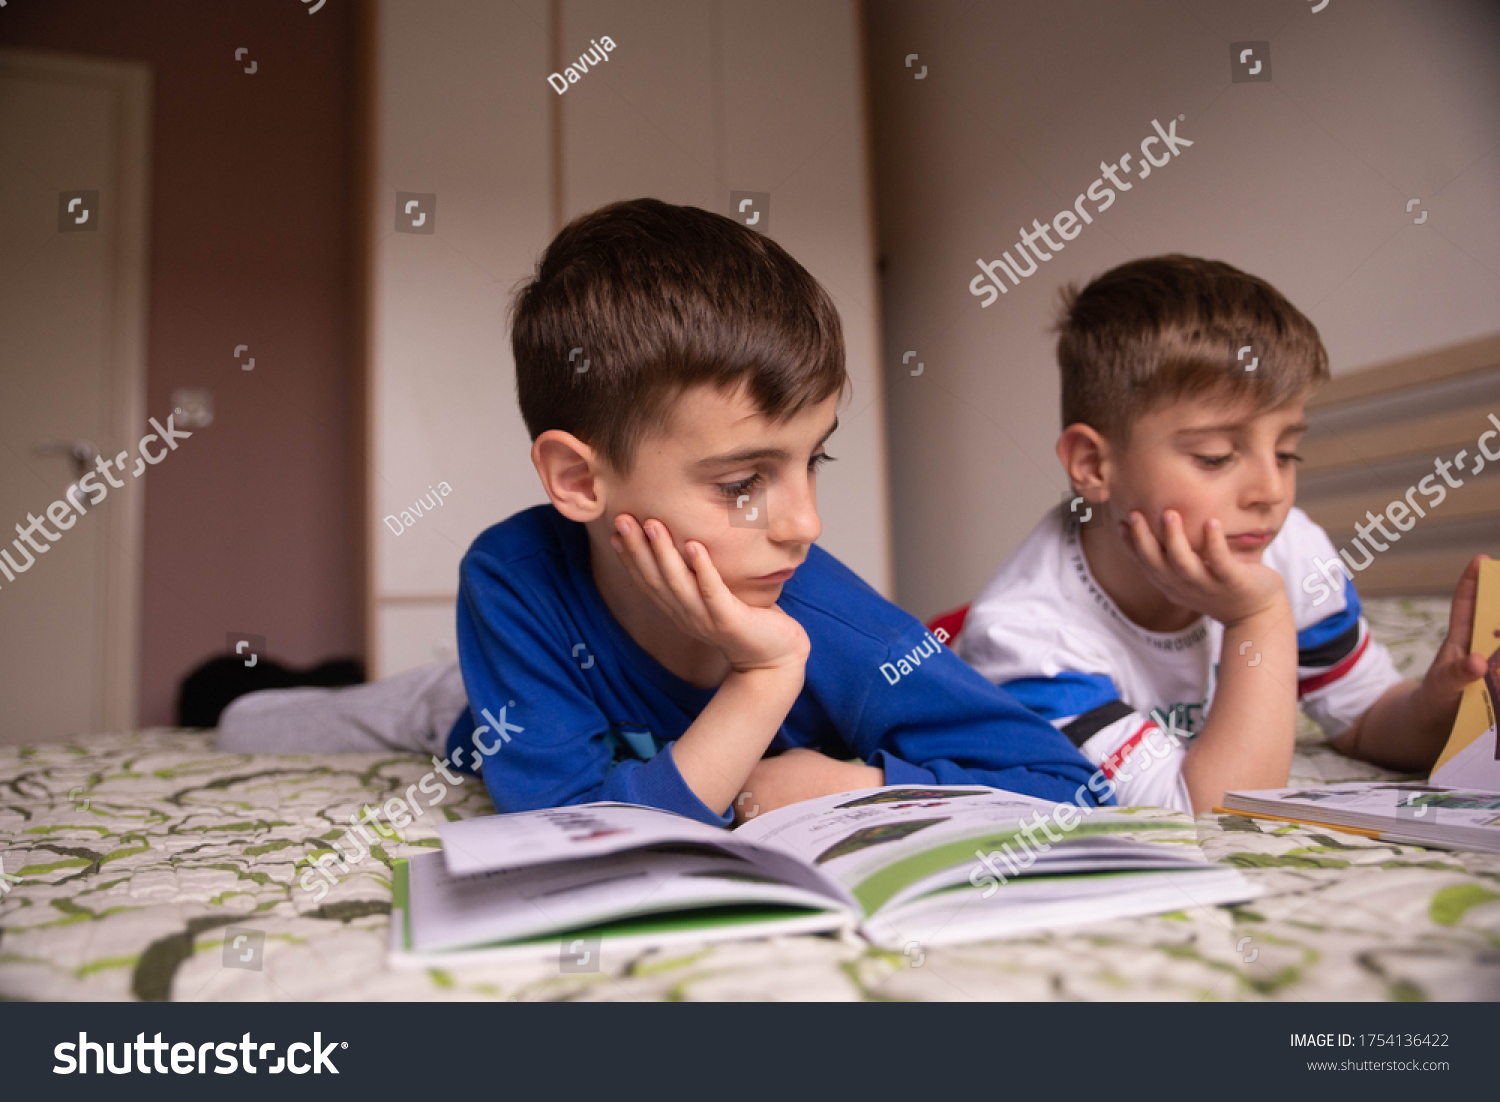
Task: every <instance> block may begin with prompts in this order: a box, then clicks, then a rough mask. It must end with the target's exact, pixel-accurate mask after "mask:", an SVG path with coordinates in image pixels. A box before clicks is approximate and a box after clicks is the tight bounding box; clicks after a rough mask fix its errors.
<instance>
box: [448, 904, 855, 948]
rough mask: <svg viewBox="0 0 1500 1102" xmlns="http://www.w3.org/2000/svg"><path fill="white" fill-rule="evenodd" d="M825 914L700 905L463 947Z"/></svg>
mask: <svg viewBox="0 0 1500 1102" xmlns="http://www.w3.org/2000/svg"><path fill="white" fill-rule="evenodd" d="M824 913H829V914H831V913H833V912H832V911H829V912H823V911H819V910H817V909H816V908H813V907H783V906H765V907H761V906H730V907H699V908H695V909H694V910H691V911H678V912H676V913H675V914H666V915H642V916H640V917H638V918H627V919H621V920H620V921H618V922H606V923H603V924H601V925H597V926H580V927H577V928H574V929H570V930H561V929H560V930H556V931H554V932H552V933H550V934H543V935H540V936H538V937H531V938H523V939H522V940H520V941H492V942H487V943H485V944H482V945H473V946H468V947H466V948H468V949H498V948H502V947H510V946H517V945H546V944H547V943H549V942H554V941H563V940H568V939H572V938H590V937H597V938H614V937H632V936H635V935H638V934H661V933H675V932H677V931H680V930H711V929H715V928H718V927H721V926H753V925H758V924H760V923H763V922H779V921H782V920H784V919H788V918H801V917H803V916H805V915H812V914H824ZM455 951H456V952H464V951H465V950H463V949H460V950H455Z"/></svg>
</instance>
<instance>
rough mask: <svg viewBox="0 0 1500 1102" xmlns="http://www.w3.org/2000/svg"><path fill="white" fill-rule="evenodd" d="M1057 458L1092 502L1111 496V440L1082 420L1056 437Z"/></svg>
mask: <svg viewBox="0 0 1500 1102" xmlns="http://www.w3.org/2000/svg"><path fill="white" fill-rule="evenodd" d="M1057 458H1059V459H1061V460H1062V465H1063V470H1065V471H1066V472H1067V474H1068V481H1069V482H1071V483H1072V484H1073V489H1074V490H1075V491H1076V492H1077V493H1080V494H1082V495H1083V497H1084V499H1085V500H1087V501H1089V502H1090V503H1092V504H1096V505H1097V504H1099V503H1101V502H1105V501H1108V500H1109V483H1110V478H1111V476H1112V475H1113V473H1114V472H1113V470H1112V469H1111V467H1112V462H1113V457H1112V456H1111V454H1110V448H1109V441H1108V440H1106V439H1105V438H1104V437H1103V436H1102V435H1101V434H1100V433H1099V432H1098V430H1096V429H1093V428H1091V427H1089V426H1088V425H1085V424H1083V423H1081V422H1080V423H1078V424H1073V425H1069V426H1068V427H1067V428H1065V429H1063V431H1062V435H1061V436H1059V437H1058V438H1057Z"/></svg>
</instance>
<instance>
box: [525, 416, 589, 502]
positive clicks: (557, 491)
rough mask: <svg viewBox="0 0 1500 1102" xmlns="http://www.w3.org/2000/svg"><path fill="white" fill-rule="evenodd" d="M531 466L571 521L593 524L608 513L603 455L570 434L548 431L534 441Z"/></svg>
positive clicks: (552, 498)
mask: <svg viewBox="0 0 1500 1102" xmlns="http://www.w3.org/2000/svg"><path fill="white" fill-rule="evenodd" d="M531 463H532V466H534V467H535V468H536V473H537V475H538V477H540V478H541V480H542V489H544V490H546V491H547V497H548V498H550V499H551V501H552V504H553V505H555V506H557V511H558V512H559V513H561V514H562V515H563V516H565V517H567V518H568V519H569V520H576V521H590V520H595V519H597V518H598V517H600V516H602V515H603V514H604V486H603V483H602V481H601V479H600V477H599V475H600V463H601V460H600V458H599V456H598V455H597V454H596V453H595V451H594V449H593V448H591V447H589V446H588V445H587V444H585V443H584V442H583V441H582V440H580V439H578V437H576V436H574V435H573V434H572V433H570V432H563V431H562V430H561V429H548V430H547V431H546V432H544V433H542V434H541V435H540V436H538V437H537V438H536V440H535V441H533V442H532V445H531Z"/></svg>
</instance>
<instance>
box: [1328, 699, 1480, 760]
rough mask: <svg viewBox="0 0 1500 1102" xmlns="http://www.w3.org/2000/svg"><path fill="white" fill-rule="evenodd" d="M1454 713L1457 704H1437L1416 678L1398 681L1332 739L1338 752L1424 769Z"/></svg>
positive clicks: (1442, 742)
mask: <svg viewBox="0 0 1500 1102" xmlns="http://www.w3.org/2000/svg"><path fill="white" fill-rule="evenodd" d="M1456 715H1457V707H1456V705H1455V706H1454V707H1453V708H1451V709H1447V710H1442V709H1435V708H1434V707H1433V706H1432V704H1431V703H1430V702H1429V701H1428V700H1427V699H1426V696H1425V694H1424V693H1423V690H1422V686H1421V684H1420V683H1418V682H1416V681H1402V682H1400V683H1399V684H1396V685H1392V686H1391V687H1390V688H1388V689H1387V690H1386V691H1385V692H1383V693H1382V694H1381V695H1380V697H1379V698H1378V699H1377V700H1376V701H1375V703H1374V704H1371V705H1370V706H1369V708H1367V709H1366V710H1365V713H1364V715H1362V716H1360V717H1359V718H1358V719H1357V720H1355V721H1354V725H1353V726H1352V727H1350V728H1349V729H1348V730H1347V731H1345V732H1344V733H1343V734H1342V735H1340V736H1339V737H1338V738H1336V739H1332V740H1331V744H1332V746H1333V748H1334V749H1335V750H1337V751H1338V752H1339V753H1341V754H1344V755H1346V756H1348V757H1351V758H1358V759H1360V760H1361V761H1368V762H1372V763H1373V764H1375V765H1382V766H1385V767H1386V768H1387V769H1399V770H1404V771H1417V770H1422V771H1426V770H1428V769H1431V768H1432V765H1433V763H1434V762H1435V761H1437V758H1438V755H1439V754H1441V753H1442V752H1443V746H1444V745H1445V744H1446V743H1447V741H1448V735H1449V733H1450V732H1451V730H1452V728H1453V720H1454V717H1455V716H1456Z"/></svg>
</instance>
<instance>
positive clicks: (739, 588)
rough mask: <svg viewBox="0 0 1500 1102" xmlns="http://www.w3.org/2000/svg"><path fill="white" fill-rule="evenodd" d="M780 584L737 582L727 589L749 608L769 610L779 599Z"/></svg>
mask: <svg viewBox="0 0 1500 1102" xmlns="http://www.w3.org/2000/svg"><path fill="white" fill-rule="evenodd" d="M782 584H783V583H781V582H773V583H767V582H739V583H737V584H735V585H732V586H730V587H729V592H731V593H733V594H734V595H735V596H736V597H738V598H739V599H740V600H741V601H743V602H744V603H745V604H747V605H749V606H750V607H751V608H770V607H771V606H772V605H774V604H775V603H776V602H777V600H779V599H780V597H781V586H782Z"/></svg>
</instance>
